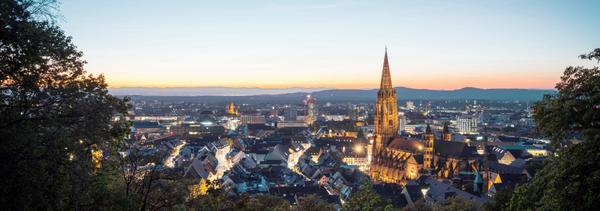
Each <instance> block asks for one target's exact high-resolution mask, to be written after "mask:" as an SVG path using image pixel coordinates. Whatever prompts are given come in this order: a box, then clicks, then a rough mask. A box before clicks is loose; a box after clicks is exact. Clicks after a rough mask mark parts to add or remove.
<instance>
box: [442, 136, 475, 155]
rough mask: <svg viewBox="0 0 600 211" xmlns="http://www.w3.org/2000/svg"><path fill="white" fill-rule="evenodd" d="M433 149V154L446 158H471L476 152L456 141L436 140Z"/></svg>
mask: <svg viewBox="0 0 600 211" xmlns="http://www.w3.org/2000/svg"><path fill="white" fill-rule="evenodd" d="M433 147H434V150H433V152H434V153H435V154H437V155H441V156H446V157H473V156H476V152H477V151H476V150H475V149H474V148H472V147H469V146H468V145H467V144H466V143H463V142H457V141H442V140H436V141H435V144H434V145H433Z"/></svg>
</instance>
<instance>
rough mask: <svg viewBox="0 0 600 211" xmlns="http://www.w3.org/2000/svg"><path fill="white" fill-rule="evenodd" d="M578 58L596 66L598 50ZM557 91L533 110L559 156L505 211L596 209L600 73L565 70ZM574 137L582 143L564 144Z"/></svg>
mask: <svg viewBox="0 0 600 211" xmlns="http://www.w3.org/2000/svg"><path fill="white" fill-rule="evenodd" d="M580 57H581V58H583V59H591V60H596V61H598V62H600V49H595V50H594V51H593V52H592V53H589V54H585V55H582V56H580ZM556 88H557V90H558V93H557V94H556V95H553V96H547V97H545V98H544V99H543V100H542V101H541V102H539V103H537V104H536V105H535V107H534V110H535V113H534V118H535V120H536V124H537V128H538V130H539V131H540V132H541V133H542V134H544V135H547V136H548V137H550V138H552V140H553V145H554V146H555V147H556V148H557V150H558V152H557V153H556V156H552V157H550V158H549V159H548V161H547V162H546V164H545V165H544V167H543V168H542V169H541V170H539V171H538V172H537V173H536V174H535V177H534V179H533V181H532V182H531V183H528V184H524V185H521V186H519V187H517V188H516V189H515V191H514V194H512V196H511V198H510V202H509V203H508V206H507V207H504V209H507V210H534V209H536V210H538V209H539V210H593V209H595V208H597V207H599V206H600V196H599V195H598V194H597V193H598V191H600V176H599V175H600V167H599V166H598V163H599V162H600V70H599V69H598V67H593V68H585V67H568V68H567V69H566V70H565V72H564V75H563V76H562V77H561V81H560V82H559V83H558V84H557V85H556ZM573 138H575V139H579V140H581V142H580V143H578V144H571V143H569V142H565V140H566V139H573Z"/></svg>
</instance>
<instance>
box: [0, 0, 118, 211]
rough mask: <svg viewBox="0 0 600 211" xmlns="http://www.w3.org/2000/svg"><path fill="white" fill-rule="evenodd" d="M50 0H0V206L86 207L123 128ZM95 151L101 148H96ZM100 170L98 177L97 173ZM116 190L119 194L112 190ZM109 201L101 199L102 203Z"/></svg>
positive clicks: (96, 198) (94, 195) (112, 99)
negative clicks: (56, 20) (60, 24)
mask: <svg viewBox="0 0 600 211" xmlns="http://www.w3.org/2000/svg"><path fill="white" fill-rule="evenodd" d="M53 7H54V1H51V0H50V1H43V0H40V1H34V0H3V1H0V27H2V29H1V30H0V137H1V138H0V146H2V147H0V158H1V159H2V162H1V163H0V172H2V174H0V187H1V188H2V191H1V192H0V203H1V205H2V207H3V208H5V209H19V210H20V209H25V210H29V209H53V210H64V209H91V208H92V207H93V206H94V205H95V204H98V203H100V201H99V200H101V199H116V198H118V197H116V195H111V194H112V193H99V192H97V189H96V188H99V186H102V185H103V184H105V183H106V182H107V181H108V179H107V178H108V177H105V175H106V174H105V173H107V172H103V171H102V170H101V169H99V168H100V165H101V164H102V161H103V159H105V158H109V157H111V156H114V155H111V154H110V153H111V151H110V148H111V147H112V145H113V144H114V143H115V142H116V141H119V140H122V138H123V136H124V134H125V131H127V129H126V127H127V124H125V122H124V121H113V119H112V118H113V117H118V116H119V114H120V113H124V112H125V111H126V108H125V104H124V102H123V101H122V100H120V99H117V98H115V97H113V96H111V95H109V94H108V90H107V84H106V82H105V81H104V77H103V76H102V75H100V76H92V75H90V74H87V73H86V72H85V70H84V69H83V65H84V64H85V61H83V60H82V59H81V56H82V53H81V52H80V51H78V50H77V48H76V47H75V45H73V43H72V42H71V38H70V37H68V36H66V35H65V34H64V32H63V31H62V30H61V29H60V28H59V27H58V26H56V25H55V24H54V23H53V21H52V20H53V19H52V15H53V13H52V11H51V10H52V8H53ZM101 153H102V154H101ZM99 175H101V176H102V177H100V176H99ZM117 195H118V194H117ZM105 204H108V203H105Z"/></svg>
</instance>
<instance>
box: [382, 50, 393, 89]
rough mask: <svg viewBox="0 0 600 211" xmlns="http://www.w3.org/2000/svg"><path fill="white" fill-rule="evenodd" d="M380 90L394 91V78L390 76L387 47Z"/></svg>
mask: <svg viewBox="0 0 600 211" xmlns="http://www.w3.org/2000/svg"><path fill="white" fill-rule="evenodd" d="M379 89H392V76H391V74H390V64H389V62H388V56H387V47H385V56H384V57H383V72H382V73H381V86H380V88H379Z"/></svg>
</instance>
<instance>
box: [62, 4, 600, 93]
mask: <svg viewBox="0 0 600 211" xmlns="http://www.w3.org/2000/svg"><path fill="white" fill-rule="evenodd" d="M598 4H599V3H598V2H593V1H578V2H577V3H576V4H567V3H565V2H560V1H543V2H542V1H503V2H475V1H464V2H459V3H446V2H441V1H440V2H429V3H415V2H389V3H385V4H381V3H380V2H377V3H374V2H373V3H371V2H353V1H335V2H328V3H321V2H305V3H291V2H258V3H257V2H253V3H248V2H237V3H229V4H226V3H215V2H201V3H198V2H191V1H190V2H188V1H184V2H179V4H170V3H164V2H162V3H161V2H151V3H146V2H141V1H133V2H125V3H123V2H118V1H101V2H100V1H95V2H85V3H83V2H79V1H64V2H61V5H60V13H61V14H62V18H61V20H60V21H59V25H61V26H62V27H63V28H64V30H65V32H66V33H67V34H68V35H70V36H73V41H74V43H75V44H76V45H77V46H78V49H79V50H81V51H83V52H84V57H83V58H84V59H86V60H87V61H88V64H87V65H86V69H87V70H88V71H89V72H90V73H93V74H95V75H97V74H104V75H105V77H106V79H107V82H108V84H109V86H110V87H111V88H119V87H152V88H156V87H158V88H164V87H169V88H172V87H259V88H290V87H302V88H341V89H345V88H353V89H373V88H376V87H377V85H378V83H379V80H378V78H377V77H376V76H375V75H376V74H374V73H376V72H378V71H379V69H380V68H381V65H382V64H381V55H382V52H383V48H384V46H385V45H387V46H388V48H389V59H390V63H391V67H390V68H391V69H390V70H391V73H392V75H395V76H397V78H396V79H394V81H393V83H394V84H395V85H396V86H402V87H410V88H426V89H443V90H452V89H459V88H462V87H478V88H534V89H552V88H553V87H554V84H555V83H556V82H557V81H558V80H559V77H560V75H561V74H562V72H563V70H564V68H565V67H567V66H568V65H573V64H578V65H585V66H589V65H591V64H593V62H587V61H581V60H579V59H578V58H577V57H576V56H573V55H578V54H582V53H585V52H588V51H589V50H590V49H589V46H597V45H599V44H600V41H598V40H597V39H595V37H594V36H593V35H594V34H597V33H598V32H600V26H598V25H597V24H594V23H593V22H594V21H593V20H595V19H598V18H600V17H598V16H599V15H598V14H597V13H595V12H594V10H593V8H597V7H598V6H599V5H598ZM155 14H161V15H159V16H157V15H155Z"/></svg>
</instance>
